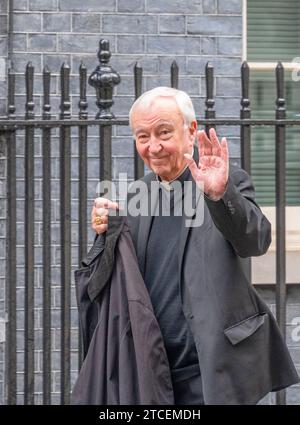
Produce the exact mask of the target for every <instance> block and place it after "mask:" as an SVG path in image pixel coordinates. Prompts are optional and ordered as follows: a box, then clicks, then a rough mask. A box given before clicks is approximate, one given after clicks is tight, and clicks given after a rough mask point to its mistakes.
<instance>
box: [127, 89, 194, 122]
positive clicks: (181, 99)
mask: <svg viewBox="0 0 300 425" xmlns="http://www.w3.org/2000/svg"><path fill="white" fill-rule="evenodd" d="M158 97H172V98H173V99H175V102H176V103H177V106H178V108H179V110H180V112H181V113H182V116H183V118H184V122H185V124H187V125H190V123H191V122H192V121H194V120H195V119H196V114H195V109H194V105H193V103H192V100H191V98H190V96H189V95H188V94H187V93H186V92H184V91H182V90H178V89H174V88H171V87H163V86H162V87H155V88H154V89H152V90H148V91H146V92H145V93H143V94H142V95H141V96H140V97H138V98H137V99H136V101H135V102H134V103H133V105H132V107H131V108H130V111H129V124H130V127H131V128H132V123H131V117H132V113H133V111H134V109H136V108H137V107H142V108H144V109H146V108H148V107H149V106H150V104H151V103H152V102H153V100H154V99H156V98H158Z"/></svg>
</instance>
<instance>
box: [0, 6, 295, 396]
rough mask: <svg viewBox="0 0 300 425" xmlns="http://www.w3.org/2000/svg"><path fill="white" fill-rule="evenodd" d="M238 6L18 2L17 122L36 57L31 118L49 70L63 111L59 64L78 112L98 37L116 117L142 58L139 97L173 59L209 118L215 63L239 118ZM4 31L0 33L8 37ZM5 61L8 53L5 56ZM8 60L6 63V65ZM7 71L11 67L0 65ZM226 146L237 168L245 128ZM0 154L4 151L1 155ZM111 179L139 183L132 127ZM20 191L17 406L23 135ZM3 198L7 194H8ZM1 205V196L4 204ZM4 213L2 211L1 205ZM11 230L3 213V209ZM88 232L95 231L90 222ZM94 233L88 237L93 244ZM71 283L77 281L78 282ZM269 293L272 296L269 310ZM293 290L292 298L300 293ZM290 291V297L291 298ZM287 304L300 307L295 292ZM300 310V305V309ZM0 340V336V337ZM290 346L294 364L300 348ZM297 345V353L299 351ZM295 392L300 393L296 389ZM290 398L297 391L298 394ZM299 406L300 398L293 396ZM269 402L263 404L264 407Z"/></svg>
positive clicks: (93, 147) (123, 132) (224, 95)
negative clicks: (67, 71) (65, 68)
mask: <svg viewBox="0 0 300 425" xmlns="http://www.w3.org/2000/svg"><path fill="white" fill-rule="evenodd" d="M6 3H7V2H6V1H3V0H0V5H1V12H0V20H1V22H4V23H5V21H6V8H5V5H6ZM241 3H242V2H241V1H240V0H164V1H161V0H110V1H109V2H108V1H102V0H86V1H85V2H83V1H82V0H48V1H44V0H19V1H17V2H15V12H14V54H13V62H14V66H15V70H16V72H17V78H16V85H17V91H16V93H17V95H16V104H17V111H16V113H17V114H18V115H23V114H24V102H25V84H24V70H25V66H26V63H27V62H28V61H29V60H30V61H31V62H32V63H33V65H34V67H35V83H34V92H35V96H34V102H35V113H36V114H37V115H40V114H41V104H42V98H41V94H42V78H41V74H42V70H43V68H44V66H45V65H48V66H49V68H50V70H51V71H52V79H51V93H52V99H51V106H52V113H53V114H54V115H55V114H57V113H58V112H59V110H58V105H59V95H60V84H59V70H60V66H61V64H62V63H63V62H66V63H68V64H69V65H70V67H71V99H72V113H73V115H76V114H77V113H78V111H77V103H78V94H79V85H78V68H79V65H80V63H81V61H83V62H84V63H85V64H86V65H87V68H88V74H90V73H91V72H92V71H93V69H94V68H95V66H96V65H97V57H96V54H97V49H98V42H99V39H100V38H107V39H108V40H109V41H110V48H111V51H112V58H111V64H112V66H113V67H114V68H115V69H116V70H117V71H118V72H119V73H120V75H121V78H122V82H121V84H120V85H119V86H118V87H117V89H116V96H115V105H114V108H113V110H114V112H115V113H116V115H127V114H128V110H129V107H130V106H131V104H132V102H133V99H134V96H133V90H134V84H133V67H134V64H135V62H136V61H138V62H139V64H140V65H141V66H142V67H143V72H144V79H143V90H147V89H150V88H152V87H155V86H157V85H169V84H170V65H171V63H172V61H173V60H174V59H176V61H177V63H178V65H179V69H180V78H179V88H181V89H183V90H186V91H187V92H188V93H189V94H190V95H191V97H192V99H193V101H194V104H195V109H196V113H197V115H198V117H203V114H204V98H205V79H204V67H205V64H206V62H207V61H210V62H211V63H212V64H213V65H214V66H215V95H216V105H215V106H216V111H217V116H218V117H222V116H223V117H224V116H237V115H239V109H240V65H241V54H242V7H241ZM0 28H1V31H0V60H1V57H2V58H3V57H4V58H5V57H6V55H7V46H6V44H7V37H6V32H5V30H2V28H3V26H2V25H1V26H0ZM2 31H3V34H2ZM1 55H2V56H1ZM2 63H3V62H2ZM3 66H5V64H4V65H3ZM0 83H1V89H0V115H1V114H3V112H4V111H5V93H6V87H5V81H0ZM88 102H89V113H90V116H94V114H95V112H96V107H95V94H94V91H93V89H92V88H88ZM218 132H219V134H220V135H223V134H226V136H227V137H228V140H229V142H230V154H231V158H232V160H233V161H237V162H238V161H239V157H240V150H239V129H235V128H231V127H227V128H226V129H225V128H218ZM72 133H73V138H72V269H73V270H74V269H75V268H76V267H77V265H78V260H79V259H78V255H77V243H78V230H77V226H78V197H79V194H78V142H77V131H76V129H74V130H73V132H72ZM52 136H53V137H52V144H51V146H52V163H51V165H52V180H51V186H52V204H51V214H52V227H51V231H52V248H53V250H52V260H51V271H52V272H51V279H52V347H53V356H52V370H53V373H52V402H53V403H59V385H60V380H59V379H60V376H59V370H60V339H59V337H60V316H59V314H60V249H59V243H60V235H59V139H58V132H57V131H53V134H52ZM98 145H99V140H98V129H97V128H91V129H90V130H89V139H88V167H89V173H88V175H89V181H88V198H89V205H88V212H90V209H91V205H92V201H93V198H94V197H95V196H96V192H95V186H96V183H97V181H98V168H99V165H98V164H99V146H98ZM2 151H3V149H2ZM112 151H113V163H112V165H113V172H114V177H115V178H117V176H118V173H119V172H127V173H128V174H129V177H130V178H133V142H132V137H131V134H130V131H129V128H125V127H117V128H114V130H113V146H112ZM41 160H42V151H41V135H40V133H39V132H38V131H37V132H36V136H35V220H36V224H35V235H36V240H35V256H36V257H35V259H36V267H35V272H36V273H35V286H36V289H35V328H36V332H35V335H36V340H35V343H36V353H35V354H36V355H35V362H36V375H35V377H36V386H35V391H36V398H35V402H36V403H41V401H42V395H41V394H42V379H41V378H42V266H43V265H42V259H41V253H42V222H41V215H42V196H43V195H42V181H41V172H42V171H41ZM0 161H2V162H1V175H0V178H2V180H1V182H2V183H3V184H2V187H4V188H5V152H2V156H1V158H0ZM17 193H18V203H17V204H18V211H17V216H18V222H17V229H18V237H19V239H18V281H17V286H18V289H17V291H18V292H17V308H18V333H17V344H18V359H17V370H18V403H23V385H22V382H23V355H24V352H23V339H24V329H23V328H24V311H23V305H24V223H23V217H24V134H23V133H22V132H19V133H18V137H17ZM2 198H5V190H3V191H2ZM2 201H3V202H4V200H3V199H0V202H2ZM1 206H2V204H1ZM1 212H2V213H1V214H2V215H1V216H0V218H1V217H2V218H3V220H2V221H3V225H1V229H2V230H3V229H5V209H4V206H3V207H2V208H1ZM87 226H88V228H89V225H88V224H87ZM2 230H1V234H0V237H2V239H1V247H2V248H3V249H2V250H1V252H2V253H1V257H0V261H2V263H1V264H3V265H2V266H1V267H0V269H1V275H0V279H1V280H0V282H1V283H0V285H3V288H2V286H0V317H4V316H3V314H4V299H5V294H4V282H5V280H4V279H5V269H4V259H2V260H1V258H4V256H5V250H4V243H5V232H4V230H3V231H2ZM92 239H93V234H92V232H91V231H90V230H89V243H91V242H92ZM73 283H74V282H72V284H73ZM271 293H272V291H269V292H268V293H267V295H268V297H269V298H268V299H269V301H270V303H271V304H272V302H273V301H272V297H271ZM295 293H296V292H295ZM293 294H294V293H293ZM289 303H290V304H291V306H292V307H289V308H292V309H293V308H294V307H293V305H294V299H293V295H292V296H291V297H290V299H289ZM298 307H300V304H299V305H298ZM0 335H1V334H0ZM77 341H78V331H77V310H76V304H75V295H74V285H72V338H71V345H72V346H71V349H72V353H71V369H72V372H71V373H72V383H73V382H74V380H75V379H76V376H77ZM291 344H293V352H294V353H295V354H294V355H295V358H296V361H297V362H298V364H299V363H300V361H299V351H297V346H296V345H295V344H294V343H292V342H291ZM294 345H295V347H294ZM1 347H3V349H4V343H1V340H0V403H1V401H2V402H4V401H5V399H4V378H3V373H2V374H1V367H2V371H4V363H3V362H4V356H3V354H2V352H1ZM294 392H296V391H294ZM293 394H294V393H293ZM289 397H290V398H289V400H290V401H293V402H295V401H297V400H298V402H299V399H297V397H296V396H289ZM272 400H273V399H272V398H266V402H267V403H271V402H272Z"/></svg>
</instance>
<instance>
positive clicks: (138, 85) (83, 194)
mask: <svg viewBox="0 0 300 425" xmlns="http://www.w3.org/2000/svg"><path fill="white" fill-rule="evenodd" d="M98 57H99V61H100V64H99V65H98V67H97V68H96V69H95V71H94V72H93V73H92V75H91V76H90V77H89V80H88V82H89V84H91V85H92V86H93V87H95V90H96V96H97V107H98V109H99V112H98V113H97V115H96V117H95V118H90V117H89V116H88V105H87V97H86V91H87V69H86V67H85V65H84V64H82V65H81V66H80V69H79V85H80V100H79V103H78V115H77V116H71V114H70V105H71V103H70V68H69V66H68V65H66V64H63V65H62V67H61V70H60V85H61V102H60V114H59V117H53V115H51V107H50V77H51V73H50V70H49V69H48V67H47V66H46V67H45V68H44V70H43V105H42V116H40V117H35V113H34V108H35V105H34V102H33V99H34V97H33V95H34V93H33V81H34V68H33V66H32V64H31V63H28V65H27V67H26V72H25V82H26V105H25V111H26V112H25V117H24V118H19V117H17V116H16V115H15V72H14V69H13V68H11V69H10V70H9V72H8V106H7V116H6V117H1V119H0V135H1V137H2V138H4V140H5V143H6V148H7V233H6V240H7V252H6V258H7V273H6V281H7V284H6V301H7V317H8V322H7V339H6V388H7V392H6V402H7V403H8V404H15V403H16V401H17V397H16V394H17V379H16V376H17V371H16V364H17V343H16V329H17V320H16V301H17V300H16V280H17V276H16V258H17V249H16V247H17V238H18V235H17V229H16V220H17V215H16V211H17V208H18V207H17V203H16V199H17V193H16V135H17V133H18V132H19V131H20V130H24V129H25V141H24V143H25V158H24V161H25V217H24V221H25V300H24V303H25V305H24V310H25V323H24V325H25V333H24V403H25V404H33V403H34V388H35V387H34V372H35V364H34V354H35V346H34V320H35V317H34V267H35V248H34V220H35V216H34V137H35V131H36V130H37V129H41V133H42V193H43V201H42V202H43V215H42V229H43V232H42V262H43V276H42V280H43V315H42V319H43V321H42V323H43V325H42V326H43V350H42V352H43V364H42V370H43V403H44V404H51V215H50V206H51V184H50V180H51V165H50V163H51V162H50V159H51V138H52V131H53V130H54V129H55V128H58V129H59V132H60V135H59V138H60V140H59V144H60V247H61V260H60V267H61V341H60V344H61V346H60V349H61V370H60V373H61V391H60V393H61V403H62V404H68V403H69V399H70V390H71V388H70V285H71V142H72V139H71V129H72V128H73V127H77V128H78V142H79V164H78V167H79V193H80V196H79V224H78V246H79V252H78V256H79V259H80V258H82V257H83V256H84V255H85V253H86V250H87V241H88V237H87V224H88V221H89V217H88V216H87V175H88V167H87V138H88V132H89V128H90V127H91V126H98V128H99V150H100V160H99V178H100V180H103V179H106V180H107V179H111V177H112V170H111V156H112V151H111V141H112V127H113V126H124V125H125V126H127V125H128V119H127V118H126V119H125V118H116V117H114V115H113V113H112V112H111V110H110V108H111V107H112V105H113V103H114V102H113V88H114V86H115V85H116V84H118V83H119V82H120V77H119V75H118V73H117V72H115V71H114V70H113V69H112V68H111V67H110V65H109V60H110V52H109V45H108V42H107V41H106V40H101V41H100V48H99V54H98ZM142 73H143V70H142V68H141V67H140V66H139V65H138V64H136V65H135V67H134V75H133V78H134V82H135V97H138V96H139V95H140V94H141V92H142ZM178 74H179V69H178V66H177V64H176V62H175V61H174V62H173V64H172V66H171V69H170V85H171V86H172V87H177V86H178ZM205 75H206V101H205V105H206V106H205V118H204V119H200V120H199V121H198V122H199V124H202V125H204V126H206V128H208V127H209V126H218V125H225V126H228V125H230V126H238V127H240V140H241V161H242V166H243V168H245V169H246V170H247V171H250V170H251V164H250V149H251V144H250V141H251V127H252V126H273V127H274V129H275V138H274V146H275V149H276V235H277V237H276V315H277V320H278V323H279V326H280V329H281V332H282V334H283V335H284V336H285V324H286V323H285V322H286V319H285V317H286V254H285V129H286V126H297V125H300V120H288V119H286V112H285V99H284V69H283V66H282V64H281V63H278V65H277V67H276V81H277V99H276V111H274V112H275V114H274V115H275V116H274V119H271V120H270V119H268V120H262V119H255V120H254V119H251V110H250V101H249V67H248V64H247V63H246V62H244V63H243V64H242V66H241V93H242V98H241V111H240V117H238V118H237V117H235V118H226V119H217V118H216V113H215V109H214V104H215V101H214V95H213V93H214V68H213V66H212V65H210V64H209V63H208V64H207V65H206V68H205ZM274 100H275V99H274ZM133 154H134V177H135V178H136V179H138V178H140V177H142V176H143V173H144V165H143V162H142V161H141V159H140V158H139V157H138V155H137V152H134V153H133ZM248 271H249V270H248ZM78 344H79V347H78V349H79V353H81V342H80V340H79V342H78ZM78 363H79V364H78V367H80V365H81V356H79V362H78ZM277 403H279V404H284V403H285V393H284V391H281V392H280V393H278V395H277Z"/></svg>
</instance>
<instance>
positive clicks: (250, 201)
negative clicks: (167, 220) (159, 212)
mask: <svg viewBox="0 0 300 425" xmlns="http://www.w3.org/2000/svg"><path fill="white" fill-rule="evenodd" d="M254 198H255V192H254V187H253V184H252V181H251V178H250V176H249V175H248V174H247V173H246V171H244V170H243V169H241V168H236V169H234V170H233V171H232V172H231V173H230V175H229V179H228V183H227V188H226V192H225V194H224V195H223V197H222V198H221V199H220V200H219V201H213V200H211V199H209V198H208V197H207V196H205V201H206V204H207V206H208V208H209V211H210V214H211V216H212V219H213V221H214V223H215V225H216V227H217V228H218V229H219V230H220V232H221V233H222V234H223V235H224V237H225V238H226V239H227V240H228V241H229V242H230V243H231V245H232V246H233V248H234V250H235V251H236V253H237V254H238V255H239V256H240V257H243V258H246V257H251V256H259V255H263V254H265V252H266V251H267V250H268V248H269V246H270V243H271V224H270V222H269V221H268V219H267V218H266V217H265V215H264V214H263V213H262V211H261V209H260V208H259V206H258V205H257V204H256V202H255V199H254Z"/></svg>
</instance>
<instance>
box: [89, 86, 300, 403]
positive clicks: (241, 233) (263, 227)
mask: <svg viewBox="0 0 300 425" xmlns="http://www.w3.org/2000/svg"><path fill="white" fill-rule="evenodd" d="M130 126H131V129H132V132H133V135H134V138H135V141H136V148H137V151H138V153H139V155H140V156H141V158H142V159H143V161H144V162H145V164H146V165H147V166H148V167H149V168H150V169H151V170H152V172H150V173H149V174H147V175H146V176H145V177H144V178H143V179H142V181H143V182H145V183H146V184H147V187H148V188H149V193H148V194H147V195H146V196H148V197H150V195H151V184H150V183H151V182H152V181H159V182H160V191H159V199H160V200H163V198H164V197H165V195H166V193H168V194H171V199H172V201H173V204H172V205H173V207H171V213H170V214H169V215H168V216H165V215H164V214H163V213H162V211H161V209H160V210H159V213H158V214H152V215H150V214H149V215H148V216H139V215H137V216H130V217H128V221H129V225H130V231H131V234H132V239H133V242H134V246H135V248H136V251H137V257H138V261H139V267H140V270H141V273H142V276H143V278H144V281H145V284H146V287H147V289H148V291H149V295H150V298H151V302H152V305H153V309H154V312H155V316H156V318H157V321H158V323H159V326H160V329H161V332H162V335H163V339H164V343H165V347H166V352H167V355H168V360H169V364H170V369H171V373H172V382H173V388H174V396H175V403H176V404H204V403H205V404H216V403H217V404H255V403H257V402H258V401H259V400H260V399H261V398H262V397H263V396H264V395H265V394H267V393H268V392H270V391H277V390H279V389H282V388H284V387H287V386H289V385H292V384H294V383H296V382H299V377H298V375H297V373H296V371H295V368H294V365H293V363H292V360H291V358H290V355H289V352H288V349H287V347H286V345H285V342H284V341H283V340H282V337H281V335H280V332H279V329H278V327H277V325H276V322H275V319H274V317H273V316H272V314H271V312H270V310H269V309H268V307H267V305H266V304H265V302H264V301H263V300H262V299H261V298H260V297H259V295H258V294H257V292H256V291H255V289H254V288H253V287H252V285H251V284H250V283H249V282H248V280H247V278H246V276H245V275H244V272H243V266H242V258H245V257H250V256H258V255H262V254H264V253H265V252H266V251H267V249H268V247H269V245H270V241H271V226H270V223H269V221H268V220H267V218H266V217H265V216H264V215H263V213H262V211H261V210H260V208H259V207H258V205H257V204H256V203H255V200H254V188H253V185H252V183H251V180H250V177H249V176H248V175H247V173H246V172H245V171H244V170H242V169H240V168H238V167H234V166H231V165H230V164H229V155H228V146H227V141H226V139H225V138H223V139H222V141H221V143H220V142H219V140H218V137H217V135H216V132H215V130H214V129H210V131H209V135H207V134H206V133H205V131H204V130H202V131H198V132H197V121H196V117H195V112H194V108H193V104H192V102H191V99H190V98H189V96H188V95H187V94H186V93H184V92H182V91H180V90H176V89H171V88H167V87H158V88H156V89H153V90H150V91H148V92H146V93H144V94H143V95H142V96H141V97H140V98H139V99H137V100H136V101H135V103H134V104H133V106H132V108H131V111H130ZM196 140H197V141H198V148H197V146H196V145H195V141H196ZM184 182H191V183H192V185H194V186H196V187H197V188H198V189H199V190H200V191H201V193H202V194H203V196H204V202H203V221H202V224H201V225H199V226H186V225H185V220H186V216H185V213H184V212H183V213H182V214H181V215H178V214H174V208H175V203H176V202H175V201H174V200H175V198H176V191H177V190H178V187H180V184H181V185H183V183H184ZM175 183H176V184H175ZM178 184H179V186H178ZM203 196H202V199H203ZM144 201H145V202H146V201H147V199H146V198H145V199H144ZM194 201H195V202H196V203H197V199H196V200H195V199H194ZM116 208H118V204H117V203H115V202H112V201H110V200H108V199H105V198H97V199H96V200H95V203H94V207H93V210H92V227H93V229H94V230H95V232H97V233H98V234H102V233H104V232H105V231H106V230H107V226H108V222H109V210H110V209H116Z"/></svg>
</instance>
